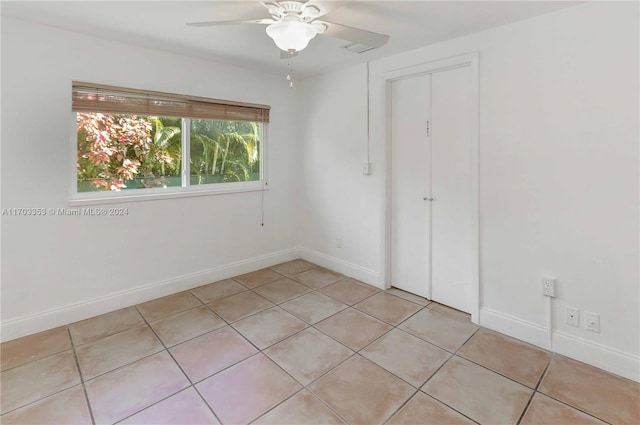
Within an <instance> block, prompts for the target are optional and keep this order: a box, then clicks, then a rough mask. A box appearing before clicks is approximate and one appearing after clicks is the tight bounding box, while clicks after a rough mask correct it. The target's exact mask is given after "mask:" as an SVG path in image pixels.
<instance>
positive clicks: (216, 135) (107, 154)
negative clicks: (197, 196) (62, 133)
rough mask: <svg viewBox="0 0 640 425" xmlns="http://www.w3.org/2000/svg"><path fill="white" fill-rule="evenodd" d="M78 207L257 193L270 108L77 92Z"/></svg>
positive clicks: (93, 89)
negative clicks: (93, 202) (105, 201)
mask: <svg viewBox="0 0 640 425" xmlns="http://www.w3.org/2000/svg"><path fill="white" fill-rule="evenodd" d="M73 111H74V112H75V120H76V137H75V139H76V140H75V143H76V146H77V150H76V155H77V157H76V161H75V162H76V169H75V185H74V186H75V191H74V192H73V194H72V197H73V198H74V199H78V200H82V199H98V198H114V197H125V196H126V197H130V196H136V195H145V197H147V196H148V195H153V194H158V195H165V194H169V193H190V192H198V193H201V192H203V191H207V192H209V191H210V192H214V191H218V190H221V189H222V190H224V191H229V190H246V189H252V188H253V189H258V188H260V187H261V185H262V181H263V176H264V167H263V162H264V155H263V144H264V133H265V131H264V130H265V129H264V126H265V125H266V123H267V122H268V121H269V107H268V106H264V105H251V104H243V103H238V102H230V101H221V100H215V99H205V98H197V97H192V96H183V95H174V94H167V93H158V92H149V91H141V90H133V89H125V88H120V87H111V86H102V85H94V84H87V83H77V82H74V84H73Z"/></svg>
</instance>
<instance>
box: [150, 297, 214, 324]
mask: <svg viewBox="0 0 640 425" xmlns="http://www.w3.org/2000/svg"><path fill="white" fill-rule="evenodd" d="M200 305H202V303H201V302H200V301H199V300H198V299H197V298H196V297H194V296H193V294H191V293H190V292H178V293H177V294H173V295H169V296H166V297H162V298H158V299H156V300H153V301H149V302H146V303H143V304H139V305H138V310H139V311H140V314H142V316H143V317H144V318H145V319H146V320H147V322H154V321H156V320H160V319H162V318H164V317H168V316H171V315H174V314H176V313H180V312H181V311H185V310H190V309H192V308H195V307H198V306H200Z"/></svg>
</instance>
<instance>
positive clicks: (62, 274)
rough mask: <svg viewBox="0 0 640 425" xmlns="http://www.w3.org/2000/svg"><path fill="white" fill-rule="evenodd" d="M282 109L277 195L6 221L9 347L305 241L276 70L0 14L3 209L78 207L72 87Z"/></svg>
mask: <svg viewBox="0 0 640 425" xmlns="http://www.w3.org/2000/svg"><path fill="white" fill-rule="evenodd" d="M72 80H80V81H90V82H96V83H105V84H113V85H120V86H124V87H136V88H142V89H150V90H159V91H166V92H173V93H184V94H192V95H198V96H205V97H214V98H219V99H229V100H238V101H247V102H254V103H261V104H268V105H271V107H272V109H271V117H272V123H271V124H270V126H269V140H268V158H269V168H268V169H269V186H270V188H271V189H270V190H269V191H268V192H266V194H265V226H264V227H261V226H260V199H261V196H260V192H250V193H239V194H227V195H215V196H202V197H195V198H180V199H168V200H155V201H146V202H132V203H127V204H117V206H119V207H124V208H128V209H129V215H128V216H126V217H7V216H5V217H2V231H3V234H2V257H3V258H2V333H3V335H2V337H3V339H4V340H8V339H12V338H15V337H17V336H20V335H24V334H27V333H31V332H35V331H39V330H43V329H46V328H50V327H53V326H56V325H59V324H62V323H68V322H71V321H74V320H78V319H82V318H86V317H89V316H93V315H96V314H99V313H102V312H105V311H109V310H113V309H116V308H120V307H124V306H126V305H131V304H134V303H137V302H140V301H144V300H147V299H151V298H155V297H157V296H161V295H164V294H167V293H171V292H176V291H178V290H181V289H186V288H188V287H193V286H196V285H198V284H205V283H208V282H211V281H213V280H215V279H220V278H223V277H228V276H230V275H233V274H236V273H240V272H246V271H249V270H253V269H256V268H260V267H264V266H266V265H270V264H275V263H277V262H280V261H284V260H286V259H288V258H289V257H291V256H295V255H296V254H295V252H292V251H289V250H291V249H295V248H296V247H297V245H298V240H297V226H296V217H297V215H296V204H295V193H294V192H295V190H296V183H295V179H296V176H297V169H296V158H297V156H298V154H297V152H296V149H297V147H296V146H297V144H296V140H295V139H294V130H293V124H294V123H295V116H294V113H295V109H294V107H293V95H292V94H291V93H290V91H289V90H288V87H287V85H286V81H284V79H282V78H278V77H276V76H272V75H266V74H261V73H257V72H253V71H250V70H246V69H241V68H235V67H231V66H226V65H222V64H219V63H214V62H208V61H204V60H199V59H193V58H189V57H185V56H179V55H175V54H171V53H165V52H161V51H159V50H150V49H144V48H138V47H130V46H127V45H125V44H121V43H116V42H111V41H106V40H102V39H98V38H93V37H86V36H82V35H80V34H76V33H72V32H66V31H61V30H58V29H54V28H51V27H45V26H40V25H35V24H30V23H26V22H23V21H19V20H13V19H8V18H6V17H3V18H2V124H3V125H2V207H3V208H15V207H44V208H57V207H68V200H69V187H68V186H69V181H70V178H71V177H70V174H71V173H72V168H71V161H72V159H71V158H72V155H73V153H71V152H70V139H71V137H72V132H73V131H74V130H73V128H72V119H71V81H72Z"/></svg>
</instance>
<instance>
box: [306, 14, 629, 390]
mask: <svg viewBox="0 0 640 425" xmlns="http://www.w3.org/2000/svg"><path fill="white" fill-rule="evenodd" d="M638 48H639V46H638V5H637V4H635V3H631V2H627V3H611V2H599V3H588V4H585V5H581V6H577V7H572V8H568V9H564V10H561V11H559V12H555V13H550V14H547V15H543V16H539V17H536V18H533V19H529V20H526V21H521V22H518V23H514V24H510V25H506V26H503V27H499V28H495V29H492V30H488V31H484V32H481V33H476V34H473V35H470V36H466V37H463V38H459V39H455V40H451V41H447V42H443V43H439V44H436V45H432V46H428V47H425V48H422V49H419V50H415V51H411V52H407V53H404V54H400V55H395V56H393V57H389V58H385V59H381V60H378V61H374V62H372V63H371V70H372V76H373V74H374V73H375V71H376V70H379V69H382V68H390V67H393V66H395V67H396V68H401V67H403V66H410V65H415V64H420V63H425V62H429V61H434V60H438V59H443V58H447V57H451V56H456V55H462V54H466V53H470V52H476V51H477V52H479V55H480V80H479V85H480V134H479V144H480V146H479V152H480V153H479V155H480V163H479V167H480V176H479V179H480V241H481V242H480V269H481V275H480V280H481V308H482V310H481V323H482V324H484V325H486V326H488V327H492V328H495V329H498V330H501V331H503V332H506V333H509V334H511V335H514V336H516V337H518V338H521V339H525V340H528V341H530V342H533V343H536V344H539V345H544V343H545V341H546V304H545V303H546V301H547V300H546V299H545V298H544V297H542V295H541V284H540V276H541V275H543V274H544V275H551V276H555V277H557V278H558V298H557V299H556V300H555V301H554V316H555V317H554V321H553V328H554V329H555V332H554V335H553V344H554V347H553V349H554V350H555V351H558V352H560V353H564V354H566V355H570V356H572V357H575V358H578V359H580V360H583V361H586V362H589V363H592V364H595V365H597V366H600V367H604V368H606V369H608V370H612V371H614V372H616V373H619V374H622V375H625V376H628V377H631V378H633V379H636V380H638V379H640V366H639V364H638V353H639V352H640V350H639V345H640V327H639V323H640V305H639V298H640V293H639V281H640V277H639V273H638V271H639V254H640V252H639V239H638V238H639V232H640V228H639V220H638V219H639V200H638V195H639V184H638V178H639V173H638V171H639V170H638V168H639V167H638V153H639V152H638V140H639V136H640V134H639V125H638V115H639V107H638V91H639V86H638V75H639V69H638ZM365 79H366V68H365V67H364V66H358V67H353V68H350V69H347V70H343V71H340V72H335V73H332V74H329V75H323V76H320V77H317V78H311V79H308V80H305V81H304V82H303V84H301V86H302V93H301V98H300V100H299V101H300V102H302V103H303V104H304V105H305V108H306V109H305V110H306V111H307V112H308V113H307V114H306V116H305V117H302V119H301V123H302V126H301V127H300V139H301V142H302V143H303V148H302V155H303V157H302V164H303V166H304V171H305V172H304V173H303V174H304V176H305V179H304V180H303V182H302V185H303V187H302V193H303V195H302V196H303V197H304V198H303V199H304V203H305V204H306V205H307V208H306V209H304V215H303V216H302V217H301V236H300V239H301V244H302V245H303V246H304V247H308V248H310V249H311V250H312V251H313V253H312V254H313V255H315V256H316V257H321V258H324V259H325V263H326V264H327V265H330V264H331V263H332V262H333V263H335V264H338V265H342V266H344V270H345V272H347V271H349V269H351V270H357V269H358V268H359V267H361V268H362V267H364V268H366V269H367V270H369V271H370V273H369V275H368V277H369V281H370V282H372V283H378V284H379V285H383V284H384V283H385V282H383V280H384V278H383V277H382V274H381V272H382V264H381V259H382V258H383V257H382V247H381V236H382V231H381V228H382V224H381V217H382V214H381V211H382V207H381V205H383V202H382V201H381V200H382V197H383V196H384V195H383V189H384V183H383V181H382V179H381V174H380V173H379V172H376V170H379V167H380V166H381V165H382V164H383V158H384V146H383V143H380V140H383V139H384V137H383V135H376V134H372V139H371V140H372V141H374V142H376V143H374V145H373V146H372V151H371V155H372V161H373V167H374V168H373V170H374V175H372V176H363V175H362V172H361V166H362V162H363V161H364V152H365V140H366V124H365V114H364V113H363V112H362V110H363V105H364V102H365V95H366V90H365V86H364V81H365ZM372 84H373V82H372ZM375 106H376V105H372V107H375ZM372 110H373V109H372ZM374 124H375V123H374ZM372 128H375V125H374V126H372ZM377 136H380V137H377ZM329 161H331V164H332V165H331V166H328V163H329ZM376 167H377V168H376ZM337 234H342V236H343V237H344V248H342V249H337V248H336V247H335V235H337ZM345 263H348V265H349V267H347V266H345ZM565 305H570V306H573V307H576V308H579V309H581V310H582V311H584V310H588V311H592V312H597V313H599V314H600V316H601V322H602V323H601V326H602V332H601V333H600V334H596V333H592V332H587V331H586V330H584V327H582V328H580V329H578V328H575V327H570V326H568V325H566V324H565V323H564V309H565ZM583 324H584V321H583Z"/></svg>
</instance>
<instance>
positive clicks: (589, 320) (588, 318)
mask: <svg viewBox="0 0 640 425" xmlns="http://www.w3.org/2000/svg"><path fill="white" fill-rule="evenodd" d="M584 326H585V328H586V329H587V330H588V331H591V332H596V333H600V315H599V314H598V313H592V312H590V311H585V312H584Z"/></svg>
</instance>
